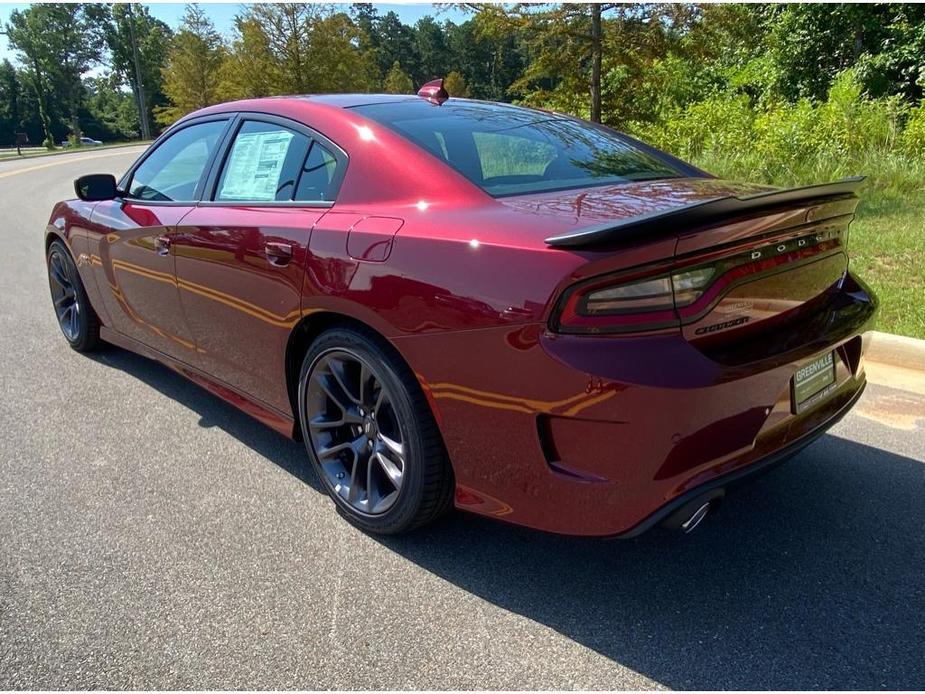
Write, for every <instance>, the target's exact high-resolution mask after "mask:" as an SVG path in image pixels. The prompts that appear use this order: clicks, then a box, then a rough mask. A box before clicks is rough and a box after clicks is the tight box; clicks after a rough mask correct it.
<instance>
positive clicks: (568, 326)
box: [551, 228, 845, 334]
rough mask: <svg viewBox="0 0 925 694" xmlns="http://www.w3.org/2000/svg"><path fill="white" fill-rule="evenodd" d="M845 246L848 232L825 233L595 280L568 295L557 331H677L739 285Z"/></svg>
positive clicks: (561, 304)
mask: <svg viewBox="0 0 925 694" xmlns="http://www.w3.org/2000/svg"><path fill="white" fill-rule="evenodd" d="M765 243H766V244H767V242H765ZM844 243H845V238H844V233H843V230H842V229H837V228H836V229H823V230H817V231H815V232H813V233H811V234H806V233H805V232H804V234H802V235H794V236H792V237H791V238H788V239H779V240H777V241H774V242H773V243H770V244H767V245H762V246H757V247H751V248H748V249H747V250H739V251H738V252H735V253H733V254H731V255H729V254H728V251H726V252H725V253H724V252H722V251H717V252H715V253H713V254H708V255H707V256H706V257H701V258H699V260H687V261H686V264H685V265H683V266H681V267H677V268H675V269H671V270H665V269H664V266H663V267H662V268H659V269H655V270H653V271H652V273H651V274H650V275H645V274H644V273H643V276H641V277H640V273H639V272H636V273H634V275H633V277H632V279H630V280H627V279H626V275H625V274H623V275H622V276H604V277H599V278H595V279H593V280H588V281H586V282H584V283H582V284H579V285H575V286H573V287H570V288H569V289H568V290H567V291H566V292H565V293H564V295H563V296H562V298H561V300H560V301H559V305H558V309H557V311H556V313H555V314H554V315H553V318H552V321H551V326H552V328H553V329H554V330H556V331H558V332H563V333H584V334H593V333H620V332H639V331H646V330H659V329H664V328H671V327H677V326H678V325H680V324H681V323H682V322H687V321H688V320H690V319H691V318H692V317H693V316H696V315H698V314H702V312H703V311H704V310H706V308H707V307H708V306H709V305H711V304H713V303H714V302H715V301H717V300H718V298H719V297H720V296H721V295H722V294H724V293H725V292H726V291H728V290H729V289H730V288H731V287H733V286H735V285H736V284H737V283H740V282H746V281H750V280H752V279H755V278H756V277H757V276H759V275H763V274H766V273H769V272H775V271H778V270H779V269H780V266H782V265H786V264H790V263H797V264H798V263H801V262H806V261H810V260H813V259H815V257H817V256H818V255H819V254H820V253H827V252H832V251H835V250H839V249H840V250H844ZM707 258H709V260H707ZM704 261H706V262H704ZM682 262H683V261H682Z"/></svg>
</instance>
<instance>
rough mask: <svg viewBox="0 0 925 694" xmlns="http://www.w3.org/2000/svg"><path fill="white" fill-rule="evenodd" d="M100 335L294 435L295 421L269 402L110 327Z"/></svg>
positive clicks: (266, 422)
mask: <svg viewBox="0 0 925 694" xmlns="http://www.w3.org/2000/svg"><path fill="white" fill-rule="evenodd" d="M100 337H101V338H102V339H103V340H105V341H106V342H108V343H110V344H112V345H116V346H117V347H121V348H123V349H126V350H128V351H129V352H134V353H135V354H139V355H141V356H143V357H147V358H148V359H153V360H154V361H156V362H160V363H161V364H163V365H164V366H167V367H168V368H170V369H172V370H173V371H176V372H177V373H178V374H180V375H181V376H183V377H184V378H186V379H188V380H190V381H192V382H193V383H195V384H196V385H198V386H200V387H201V388H204V389H205V390H207V391H209V392H210V393H212V394H213V395H215V396H217V397H219V398H221V399H222V400H224V401H225V402H227V403H228V404H230V405H233V406H234V407H236V408H237V409H239V410H241V411H242V412H244V413H245V414H249V415H250V416H251V417H253V418H254V419H256V420H257V421H259V422H261V423H262V424H266V425H267V426H268V427H270V428H271V429H275V430H276V431H278V432H279V433H280V434H282V435H283V436H285V437H286V438H289V439H292V438H294V436H293V434H294V431H295V420H294V419H293V417H292V416H290V415H287V414H285V413H283V412H279V411H278V410H276V409H273V408H271V407H269V406H268V405H265V404H263V403H261V402H258V401H256V400H253V399H252V398H249V397H248V396H246V395H244V394H243V393H240V392H238V391H237V390H235V389H233V388H231V387H230V386H228V385H226V384H224V383H222V382H220V381H217V380H215V379H214V378H212V377H211V376H209V375H208V374H206V373H204V372H202V371H200V370H199V369H196V368H194V367H192V366H190V365H189V364H185V363H183V362H181V361H178V360H176V359H174V358H173V357H169V356H167V355H166V354H164V353H163V352H159V351H158V350H156V349H153V348H151V347H149V346H148V345H146V344H144V343H141V342H138V341H137V340H134V339H132V338H130V337H126V336H125V335H123V334H122V333H119V332H116V331H115V330H112V329H111V328H107V327H106V326H101V327H100Z"/></svg>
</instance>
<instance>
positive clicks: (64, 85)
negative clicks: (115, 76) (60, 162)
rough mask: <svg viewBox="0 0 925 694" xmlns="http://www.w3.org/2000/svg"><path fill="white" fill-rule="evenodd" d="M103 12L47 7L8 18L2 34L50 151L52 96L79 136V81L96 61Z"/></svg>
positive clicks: (73, 133)
mask: <svg viewBox="0 0 925 694" xmlns="http://www.w3.org/2000/svg"><path fill="white" fill-rule="evenodd" d="M107 11H108V8H107V7H106V6H103V5H92V4H82V3H74V4H66V3H48V4H36V5H32V6H31V7H29V8H28V9H26V10H22V11H20V10H14V11H13V12H12V13H11V15H10V21H9V24H7V26H6V33H7V36H8V37H9V41H10V45H11V46H12V47H13V48H14V49H15V50H16V51H17V52H18V54H19V59H20V61H21V62H22V63H23V64H24V65H25V66H26V67H27V69H28V72H29V82H30V84H31V86H32V88H33V89H34V90H35V94H36V97H37V102H38V109H39V117H40V120H41V122H42V129H43V131H44V138H45V146H46V147H49V148H53V147H54V137H53V135H52V129H51V117H50V114H49V110H50V109H49V106H50V101H51V99H52V98H54V99H55V102H56V103H55V105H56V106H58V107H59V108H60V109H61V110H62V111H64V112H65V113H66V114H67V116H68V121H69V127H70V130H71V136H72V137H73V138H77V137H79V136H80V132H81V131H80V124H79V119H78V113H79V111H80V108H81V103H82V100H83V96H84V88H83V83H82V81H81V78H82V75H83V74H84V73H85V72H87V71H88V70H89V69H90V67H91V66H92V65H93V64H95V63H96V62H97V61H98V60H99V58H100V54H101V51H102V46H103V42H102V33H101V27H102V25H103V23H104V22H105V14H106V12H107Z"/></svg>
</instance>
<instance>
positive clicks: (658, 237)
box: [506, 178, 861, 345]
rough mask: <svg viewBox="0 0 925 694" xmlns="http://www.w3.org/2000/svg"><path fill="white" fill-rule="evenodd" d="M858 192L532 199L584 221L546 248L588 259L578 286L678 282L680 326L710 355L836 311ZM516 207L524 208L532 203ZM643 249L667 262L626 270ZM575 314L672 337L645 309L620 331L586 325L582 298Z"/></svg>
mask: <svg viewBox="0 0 925 694" xmlns="http://www.w3.org/2000/svg"><path fill="white" fill-rule="evenodd" d="M860 182H861V179H849V180H846V181H841V182H837V183H831V184H823V185H818V186H809V187H805V188H795V189H785V190H782V189H772V188H767V187H761V186H750V185H740V184H734V183H729V182H726V181H719V180H716V179H706V178H705V179H670V180H663V181H652V182H647V183H639V184H630V185H626V186H619V187H609V188H602V189H600V190H596V189H585V190H582V191H569V192H568V193H567V194H566V193H560V194H555V195H549V194H547V195H544V196H530V197H532V198H534V199H533V200H530V201H529V204H532V205H533V207H532V210H531V211H534V212H536V213H540V214H549V215H552V216H556V217H558V218H559V219H560V220H561V219H562V218H563V217H564V216H566V215H571V219H572V220H574V222H573V226H572V227H571V228H570V229H569V230H567V231H565V232H559V233H557V234H555V235H553V236H549V237H547V238H546V243H547V245H549V246H551V247H554V248H556V247H558V248H561V249H563V250H569V251H572V252H574V253H577V254H580V255H582V256H584V257H585V258H586V260H587V261H588V262H587V264H586V265H584V266H583V267H582V268H581V270H579V271H578V272H576V273H575V274H573V276H572V280H573V281H574V280H575V279H581V280H582V281H583V282H586V284H587V286H590V287H592V288H594V289H596V290H598V291H599V287H600V285H601V283H600V282H599V280H600V277H601V276H602V275H604V276H606V275H608V274H610V273H613V280H612V281H613V282H614V284H621V283H632V282H639V281H641V280H645V279H647V278H652V277H658V276H661V277H666V276H668V277H669V278H670V285H671V289H670V290H669V291H670V292H671V294H670V296H671V297H673V298H672V301H673V303H674V311H673V312H670V313H671V314H673V316H674V321H673V322H674V324H675V326H680V329H681V331H682V333H683V334H684V336H685V337H686V338H687V339H688V340H690V341H692V342H696V343H703V344H705V345H709V344H710V343H712V342H717V341H720V342H721V341H723V340H728V339H733V338H734V337H739V336H743V337H744V336H746V335H748V334H750V333H754V332H756V331H761V330H766V329H769V328H772V327H774V326H775V325H778V324H780V323H781V322H785V321H787V320H789V319H790V318H791V317H796V316H798V315H802V314H804V313H806V312H808V311H812V310H813V309H814V308H816V307H817V306H819V305H820V304H822V303H824V302H825V301H826V297H827V296H829V294H830V292H832V291H835V290H836V289H837V287H838V286H839V283H840V282H841V281H842V280H843V278H844V276H845V273H846V271H847V267H848V257H847V253H846V246H847V230H848V225H849V224H850V222H851V220H852V219H853V217H854V212H855V209H856V207H857V204H858V198H857V195H856V190H857V189H858V187H859V185H860ZM537 197H542V200H536V199H535V198H537ZM506 204H508V205H516V206H517V207H520V208H523V206H524V205H526V204H528V200H527V199H525V198H521V199H518V200H510V201H507V202H506ZM563 221H564V220H563ZM643 248H645V249H652V250H654V249H658V253H660V254H661V257H660V258H656V257H655V255H651V256H650V257H649V258H648V259H647V260H646V261H645V263H644V265H638V264H634V263H628V262H627V258H628V257H640V256H639V254H638V252H637V251H638V250H639V249H643ZM656 260H657V261H658V262H655V261H656ZM589 277H590V278H591V279H589ZM594 277H597V279H594ZM605 279H606V277H605ZM607 281H610V280H607ZM604 286H605V287H606V283H605V285H604ZM581 291H582V290H581V288H580V287H579V288H578V289H577V290H575V291H574V292H573V291H572V288H570V289H568V290H566V292H565V294H566V295H568V294H570V293H572V294H576V295H580V294H581ZM561 305H562V304H561V303H560V306H561ZM585 305H588V304H587V302H586V303H585ZM568 306H569V307H578V308H577V309H576V310H575V311H571V312H567V313H568V316H567V317H568V318H569V319H570V320H572V321H573V324H575V325H579V326H585V329H583V331H585V332H624V331H627V330H635V329H646V327H647V326H650V328H651V329H655V327H656V325H657V326H658V327H659V328H662V329H664V328H666V327H667V324H666V318H667V316H666V313H665V312H664V311H662V312H660V313H659V314H658V315H654V314H653V315H652V316H651V319H652V320H651V321H650V320H649V319H650V316H648V315H645V314H642V315H640V314H639V311H638V310H637V311H633V312H630V313H631V315H621V316H614V318H613V319H612V321H610V319H607V318H606V317H603V316H602V315H600V314H599V315H596V316H594V317H593V318H592V319H591V320H584V319H582V318H581V316H580V315H578V314H579V313H580V312H581V306H582V304H581V301H580V300H579V299H575V300H574V301H571V302H570V303H569V304H568ZM576 311H577V313H576ZM609 323H612V325H611V324H609Z"/></svg>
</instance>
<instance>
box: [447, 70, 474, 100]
mask: <svg viewBox="0 0 925 694" xmlns="http://www.w3.org/2000/svg"><path fill="white" fill-rule="evenodd" d="M443 87H444V89H446V91H447V92H448V93H449V95H450V96H456V97H461V98H466V97H468V96H469V86H468V85H467V84H466V78H465V77H463V76H462V75H461V74H459V73H458V72H456V70H451V71H450V72H449V73H448V74H447V76H446V77H445V78H444V79H443Z"/></svg>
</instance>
